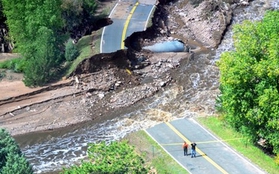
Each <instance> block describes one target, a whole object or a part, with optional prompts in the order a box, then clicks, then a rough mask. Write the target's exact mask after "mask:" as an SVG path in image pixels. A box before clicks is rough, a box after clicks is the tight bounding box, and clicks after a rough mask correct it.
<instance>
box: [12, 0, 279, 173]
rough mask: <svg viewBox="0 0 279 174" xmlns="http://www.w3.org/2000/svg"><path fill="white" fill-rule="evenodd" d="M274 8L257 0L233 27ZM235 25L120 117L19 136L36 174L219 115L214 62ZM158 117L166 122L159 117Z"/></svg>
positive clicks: (270, 0)
mask: <svg viewBox="0 0 279 174" xmlns="http://www.w3.org/2000/svg"><path fill="white" fill-rule="evenodd" d="M269 8H274V9H279V2H278V0H255V1H252V2H251V5H250V6H247V7H242V8H238V9H236V13H235V15H234V17H233V20H232V25H231V26H233V24H236V23H241V22H242V21H243V20H253V21H254V20H260V19H261V18H262V16H263V14H264V12H265V10H266V9H269ZM231 26H230V27H229V28H228V30H227V32H226V34H225V36H224V38H223V40H222V43H221V44H220V45H219V47H218V48H217V49H216V50H212V51H211V52H210V53H208V54H204V53H203V54H196V56H195V57H196V58H195V60H194V61H192V62H190V63H189V62H188V63H186V62H185V64H184V63H183V62H181V64H180V67H179V69H178V70H177V71H176V72H175V77H176V78H177V84H178V85H175V86H171V87H169V88H167V89H165V90H164V91H163V92H160V93H158V94H156V95H155V96H152V97H150V98H148V99H145V100H144V101H141V102H139V103H137V104H135V105H134V106H132V107H131V108H129V111H127V110H125V109H123V111H122V112H121V114H119V115H117V116H116V118H115V119H112V120H107V121H102V122H99V123H96V122H87V123H83V124H79V125H76V126H72V127H67V128H63V129H58V130H54V131H52V132H42V133H30V134H26V135H22V136H18V137H15V139H16V141H17V142H18V143H19V145H20V147H21V149H22V151H23V153H24V154H25V156H26V157H27V159H28V161H29V162H30V163H31V165H32V166H33V169H34V171H35V173H58V172H59V171H61V169H62V168H63V167H68V166H70V165H73V164H75V163H77V162H78V161H80V159H83V158H84V157H85V156H86V149H87V144H88V143H89V142H99V141H107V142H109V141H113V140H119V139H121V138H123V137H124V136H125V135H127V134H129V133H131V132H134V131H137V130H142V129H146V128H148V127H151V126H153V125H156V124H158V123H160V122H162V121H166V120H171V119H175V118H182V117H195V116H198V115H211V114H214V105H215V98H216V95H218V88H219V82H218V81H219V70H218V67H217V66H216V65H215V62H216V61H217V60H218V59H219V58H220V55H221V53H222V52H223V51H229V50H233V42H232V30H231V28H232V27H231ZM154 115H156V116H157V117H158V115H159V118H161V119H154V117H153V116H154Z"/></svg>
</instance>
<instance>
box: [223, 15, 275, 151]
mask: <svg viewBox="0 0 279 174" xmlns="http://www.w3.org/2000/svg"><path fill="white" fill-rule="evenodd" d="M233 31H234V46H235V51H230V52H225V53H223V54H222V56H221V59H220V61H219V62H218V66H219V67H220V72H221V77H220V84H221V87H220V89H221V95H220V97H219V100H218V101H219V106H221V110H222V111H223V112H224V114H225V118H226V120H227V121H228V122H229V123H230V124H231V125H233V127H235V128H236V129H237V130H238V131H241V132H243V133H246V134H249V135H250V136H251V139H252V140H253V141H257V140H258V139H259V138H264V139H266V140H267V146H270V147H272V148H273V151H274V152H275V153H279V141H278V140H279V114H278V113H279V93H278V92H279V11H268V12H267V13H266V14H265V16H264V18H263V19H262V20H261V21H258V22H249V21H245V22H244V23H243V24H240V25H236V26H234V29H233Z"/></svg>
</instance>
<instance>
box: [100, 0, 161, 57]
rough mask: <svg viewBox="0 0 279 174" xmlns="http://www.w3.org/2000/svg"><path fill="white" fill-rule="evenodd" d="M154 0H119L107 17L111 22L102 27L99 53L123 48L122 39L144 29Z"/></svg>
mask: <svg viewBox="0 0 279 174" xmlns="http://www.w3.org/2000/svg"><path fill="white" fill-rule="evenodd" d="M155 3H156V0H141V1H139V3H137V2H136V1H135V0H124V1H123V0H122V1H119V2H118V3H117V4H116V5H115V7H114V8H113V10H112V11H111V13H110V15H109V17H110V18H111V19H112V20H113V23H112V24H111V25H109V26H107V27H105V28H104V30H103V33H102V39H101V47H100V52H101V53H110V52H115V51H117V50H120V49H124V43H123V40H125V38H126V37H127V36H129V35H131V34H132V33H133V32H136V31H144V30H145V28H146V24H147V21H148V19H149V17H150V13H151V11H152V9H153V7H154V4H155Z"/></svg>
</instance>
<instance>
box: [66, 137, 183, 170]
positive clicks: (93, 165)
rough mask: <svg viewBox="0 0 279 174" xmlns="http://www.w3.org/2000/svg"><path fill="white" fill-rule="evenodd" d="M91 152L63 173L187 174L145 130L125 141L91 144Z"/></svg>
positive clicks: (126, 138)
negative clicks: (83, 159) (80, 162)
mask: <svg viewBox="0 0 279 174" xmlns="http://www.w3.org/2000/svg"><path fill="white" fill-rule="evenodd" d="M87 153H88V158H89V159H88V160H86V161H84V162H82V164H80V165H75V166H72V167H71V168H68V169H64V171H63V172H61V173H63V174H75V173H142V174H144V173H146V174H147V173H149V174H152V173H154V174H156V173H160V174H169V173H175V174H187V171H186V170H185V169H184V168H182V167H181V166H180V165H179V164H178V163H177V162H176V161H175V160H173V159H172V158H171V157H170V156H169V155H168V154H167V153H166V152H165V151H164V150H163V149H162V148H161V147H160V146H159V145H158V144H157V143H156V142H155V141H154V140H153V139H152V138H150V137H149V136H148V135H147V134H146V133H145V132H144V131H138V132H134V133H132V134H130V135H128V136H127V137H125V138H124V139H123V140H121V141H115V142H111V143H109V144H106V143H105V142H101V143H96V144H90V145H89V148H88V151H87Z"/></svg>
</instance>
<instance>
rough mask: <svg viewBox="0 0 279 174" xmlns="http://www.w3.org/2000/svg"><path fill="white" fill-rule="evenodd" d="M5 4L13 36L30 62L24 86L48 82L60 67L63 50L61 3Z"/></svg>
mask: <svg viewBox="0 0 279 174" xmlns="http://www.w3.org/2000/svg"><path fill="white" fill-rule="evenodd" d="M2 2H3V7H4V13H5V15H6V17H7V23H8V26H9V30H10V34H11V36H12V37H13V39H14V41H15V43H16V47H17V49H18V51H19V52H20V53H21V54H22V55H23V57H24V58H25V60H26V61H27V63H26V69H25V71H24V78H25V79H24V82H25V84H26V85H27V86H38V85H43V84H45V83H47V82H49V81H50V79H51V77H52V75H53V73H54V72H55V71H54V69H55V68H57V67H59V63H60V62H61V55H62V51H61V50H62V49H63V47H64V40H65V38H64V37H63V35H62V34H61V31H62V28H63V19H62V17H61V8H60V6H61V0H57V1H52V0H24V1H22V0H21V1H18V0H3V1H2ZM19 12H20V13H19Z"/></svg>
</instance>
